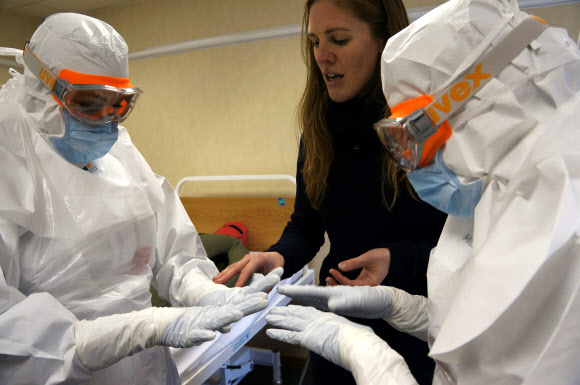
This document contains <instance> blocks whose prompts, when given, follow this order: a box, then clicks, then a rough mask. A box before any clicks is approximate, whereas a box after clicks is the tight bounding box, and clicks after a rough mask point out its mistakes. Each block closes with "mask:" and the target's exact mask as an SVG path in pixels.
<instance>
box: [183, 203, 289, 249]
mask: <svg viewBox="0 0 580 385" xmlns="http://www.w3.org/2000/svg"><path fill="white" fill-rule="evenodd" d="M278 199H279V198H264V197H260V198H237V197H236V198H229V197H228V198H214V197H181V202H182V203H183V206H184V207H185V210H186V211H187V213H188V215H189V217H190V218H191V221H192V222H193V224H194V226H195V228H196V229H197V231H198V233H215V232H216V231H217V229H219V228H220V227H221V226H222V225H223V224H224V223H226V222H242V223H244V224H245V225H246V227H247V228H248V249H249V250H250V251H262V250H266V249H267V248H268V247H270V246H271V245H273V244H274V243H276V241H278V239H279V238H280V235H282V231H283V230H284V227H285V226H286V223H288V221H289V220H290V214H292V212H293V211H294V198H284V201H285V204H284V205H281V204H279V203H278Z"/></svg>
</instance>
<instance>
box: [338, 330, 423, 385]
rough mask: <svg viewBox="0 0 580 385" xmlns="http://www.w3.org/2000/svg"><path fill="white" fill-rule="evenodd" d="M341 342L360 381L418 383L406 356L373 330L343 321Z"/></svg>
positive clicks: (344, 355) (368, 384)
mask: <svg viewBox="0 0 580 385" xmlns="http://www.w3.org/2000/svg"><path fill="white" fill-rule="evenodd" d="M338 345H339V347H340V357H341V359H342V362H343V364H344V367H345V368H346V369H348V370H350V371H351V372H352V374H353V376H354V378H355V380H356V383H357V384H365V385H375V384H376V385H379V384H381V385H417V381H416V380H415V378H413V375H412V374H411V372H410V371H409V368H408V367H407V364H406V363H405V360H404V359H403V357H402V356H401V355H399V353H397V352H396V351H394V350H393V349H392V348H391V347H390V346H389V345H388V344H387V343H386V342H385V341H383V340H382V339H380V338H379V337H378V336H377V335H376V334H374V333H373V332H372V331H371V330H366V329H360V328H356V327H352V326H350V325H342V326H341V327H340V330H339V334H338Z"/></svg>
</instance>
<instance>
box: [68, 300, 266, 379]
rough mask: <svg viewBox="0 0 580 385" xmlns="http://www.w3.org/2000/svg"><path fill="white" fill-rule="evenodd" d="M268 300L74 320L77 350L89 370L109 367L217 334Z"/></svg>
mask: <svg viewBox="0 0 580 385" xmlns="http://www.w3.org/2000/svg"><path fill="white" fill-rule="evenodd" d="M267 306H268V301H267V300H264V299H261V298H251V299H248V300H247V301H243V302H240V303H238V304H236V305H225V306H207V307H188V308H155V307H153V308H149V309H144V310H140V311H134V312H131V313H126V314H115V315H112V316H108V317H100V318H97V319H95V320H93V321H86V320H83V321H78V322H76V323H75V324H74V332H75V341H76V354H77V356H78V358H79V361H80V362H81V363H82V364H83V366H84V367H85V368H86V369H88V370H91V371H93V370H99V369H103V368H106V367H108V366H110V365H112V364H114V363H116V362H117V361H120V360H121V359H123V358H124V357H126V356H130V355H133V354H135V353H138V352H140V351H142V350H143V349H146V348H149V347H152V346H156V345H163V346H171V347H175V348H187V347H191V346H195V345H200V344H202V343H203V342H206V341H211V340H213V339H214V338H215V330H221V329H224V328H227V327H228V326H229V325H230V324H231V323H232V322H236V321H238V320H240V319H241V318H242V317H243V316H245V315H247V314H251V313H250V312H248V309H253V311H252V312H254V311H259V310H262V309H265V308H266V307H267Z"/></svg>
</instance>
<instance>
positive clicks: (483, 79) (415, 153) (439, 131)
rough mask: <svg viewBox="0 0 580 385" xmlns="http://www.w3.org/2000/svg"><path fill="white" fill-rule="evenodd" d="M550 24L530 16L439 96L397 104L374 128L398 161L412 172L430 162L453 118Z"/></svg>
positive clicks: (446, 87) (444, 139)
mask: <svg viewBox="0 0 580 385" xmlns="http://www.w3.org/2000/svg"><path fill="white" fill-rule="evenodd" d="M546 28H547V25H546V23H544V22H543V21H542V20H541V19H538V18H536V17H534V16H529V17H528V18H527V19H525V20H523V21H522V22H521V23H520V24H519V25H517V26H516V27H515V28H514V29H513V30H511V31H510V32H509V33H508V34H507V35H506V36H505V37H504V38H503V39H502V40H501V41H500V42H499V43H497V44H495V45H494V47H493V48H492V49H491V50H489V51H488V52H487V53H486V54H485V55H484V56H483V57H482V58H480V59H478V60H476V61H475V62H474V63H473V64H471V65H470V66H469V67H467V68H466V69H465V70H464V71H462V72H461V73H460V74H459V76H457V77H456V78H453V79H451V80H450V82H449V83H448V84H446V86H444V87H442V91H439V92H437V97H436V98H432V97H431V96H429V95H422V96H420V97H418V98H415V99H411V100H407V101H405V102H403V103H401V104H398V105H396V106H394V107H393V108H392V109H391V112H392V114H391V116H390V117H389V118H388V119H382V120H380V121H378V122H377V123H375V124H374V128H375V130H376V131H377V134H378V135H379V138H380V140H381V141H382V142H383V145H384V146H385V148H386V150H387V152H388V154H389V155H390V156H391V158H393V160H394V161H395V163H396V164H397V165H398V166H399V167H401V168H402V169H403V170H405V171H407V172H412V171H414V170H415V169H417V168H421V167H426V166H428V165H429V164H430V163H431V160H432V159H433V157H434V156H435V154H436V153H437V151H438V150H439V149H440V148H441V146H443V144H444V143H445V142H446V141H447V139H449V138H450V137H451V134H452V130H451V126H450V125H449V123H448V122H447V119H448V118H449V117H450V116H452V115H453V114H454V113H455V112H456V111H458V110H459V109H460V108H461V107H463V105H465V103H467V101H468V100H470V99H471V98H472V97H473V96H474V95H475V94H476V93H477V91H478V90H480V89H481V88H482V87H483V86H484V85H485V84H487V82H488V81H490V80H491V79H492V78H493V77H494V76H495V75H496V74H498V73H499V72H500V71H501V70H502V69H503V68H504V67H505V66H507V65H508V64H509V63H511V61H512V60H513V59H515V57H516V56H517V55H519V54H520V52H521V51H522V50H524V49H525V48H526V47H527V46H528V44H529V43H530V42H532V40H534V39H535V38H537V37H538V36H539V35H540V34H541V33H542V32H543V31H544V30H545V29H546Z"/></svg>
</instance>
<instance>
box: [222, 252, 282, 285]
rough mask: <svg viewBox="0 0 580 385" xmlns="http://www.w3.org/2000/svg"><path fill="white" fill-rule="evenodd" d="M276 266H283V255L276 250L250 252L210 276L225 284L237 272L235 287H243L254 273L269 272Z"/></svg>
mask: <svg viewBox="0 0 580 385" xmlns="http://www.w3.org/2000/svg"><path fill="white" fill-rule="evenodd" d="M277 267H284V257H283V256H282V255H281V254H280V253H277V252H266V253H250V254H246V255H245V256H244V258H242V259H241V260H240V261H238V262H236V263H232V264H231V265H229V266H228V267H226V268H225V269H224V270H222V271H221V272H220V273H219V274H217V275H216V276H215V277H213V278H212V280H213V281H214V282H215V283H219V284H225V283H226V282H228V281H229V280H230V279H231V278H232V277H233V276H235V275H236V274H239V275H240V276H239V277H238V280H237V281H236V284H235V287H243V286H244V285H245V284H246V282H247V281H248V279H250V278H251V277H252V275H253V274H254V273H261V274H269V273H270V272H271V271H272V270H274V269H276V268H277Z"/></svg>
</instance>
